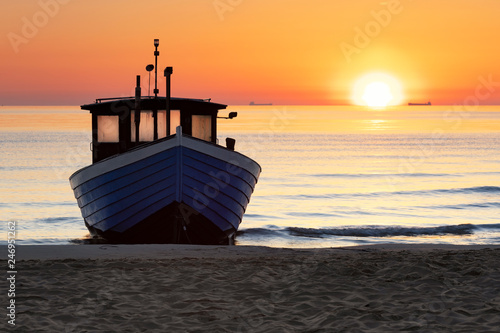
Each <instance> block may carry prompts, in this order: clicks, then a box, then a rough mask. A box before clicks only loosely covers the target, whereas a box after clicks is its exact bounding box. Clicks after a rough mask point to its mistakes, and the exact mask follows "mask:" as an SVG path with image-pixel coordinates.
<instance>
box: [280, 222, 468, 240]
mask: <svg viewBox="0 0 500 333" xmlns="http://www.w3.org/2000/svg"><path fill="white" fill-rule="evenodd" d="M475 229H476V226H474V225H472V224H459V225H447V226H439V227H399V226H398V227H389V226H373V227H352V228H351V227H349V228H320V229H316V228H298V227H288V228H287V230H288V232H289V233H290V234H291V235H293V236H297V237H311V238H325V237H329V236H344V237H394V236H414V237H416V236H433V235H434V236H437V235H470V234H473V232H474V230H475Z"/></svg>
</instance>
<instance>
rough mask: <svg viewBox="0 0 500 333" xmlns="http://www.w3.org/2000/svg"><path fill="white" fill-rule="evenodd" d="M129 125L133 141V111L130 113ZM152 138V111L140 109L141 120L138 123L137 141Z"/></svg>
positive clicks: (150, 139)
mask: <svg viewBox="0 0 500 333" xmlns="http://www.w3.org/2000/svg"><path fill="white" fill-rule="evenodd" d="M130 116H131V117H130V120H131V122H130V126H131V134H132V135H131V139H132V142H135V111H132V112H131V115H130ZM153 140H154V118H153V111H141V122H140V124H139V141H140V142H146V141H153Z"/></svg>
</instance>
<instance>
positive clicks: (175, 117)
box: [170, 110, 181, 134]
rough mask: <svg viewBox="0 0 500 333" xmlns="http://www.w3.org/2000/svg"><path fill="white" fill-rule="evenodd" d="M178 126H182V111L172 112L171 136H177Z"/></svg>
mask: <svg viewBox="0 0 500 333" xmlns="http://www.w3.org/2000/svg"><path fill="white" fill-rule="evenodd" d="M177 126H181V111H180V110H170V134H175V130H176V128H177Z"/></svg>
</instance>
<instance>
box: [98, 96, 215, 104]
mask: <svg viewBox="0 0 500 333" xmlns="http://www.w3.org/2000/svg"><path fill="white" fill-rule="evenodd" d="M154 98H155V97H154V96H142V97H141V99H154ZM125 99H135V96H130V97H109V98H97V99H96V100H95V102H96V103H97V104H99V103H102V102H109V101H120V100H125ZM172 99H176V98H172ZM181 99H188V100H192V101H200V102H211V101H212V99H211V98H181Z"/></svg>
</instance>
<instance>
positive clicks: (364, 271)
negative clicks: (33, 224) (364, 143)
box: [0, 245, 500, 332]
mask: <svg viewBox="0 0 500 333" xmlns="http://www.w3.org/2000/svg"><path fill="white" fill-rule="evenodd" d="M1 251H2V253H7V249H6V246H2V249H1ZM4 258H5V257H4ZM16 259H17V265H16V269H17V274H16V282H15V284H16V292H15V294H16V296H15V304H16V321H15V323H16V326H15V331H18V332H403V331H404V332H406V331H414V332H498V327H500V246H486V245H485V246H440V245H418V246H413V245H379V246H366V247H348V248H331V249H277V248H267V247H251V246H232V247H227V246H189V245H186V246H184V245H68V246H64V245H62V246H49V245H43V246H42V245H41V246H19V247H18V248H17V253H16ZM4 267H5V266H4ZM2 294H3V295H2V299H3V300H4V301H3V302H2V303H4V305H3V306H4V307H3V308H4V311H7V310H5V306H7V305H8V302H9V300H7V299H6V293H5V292H3V293H2ZM0 327H1V330H2V331H6V330H9V331H14V328H13V327H12V326H11V325H9V324H8V322H7V319H5V316H4V320H3V321H2V324H1V325H0Z"/></svg>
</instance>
